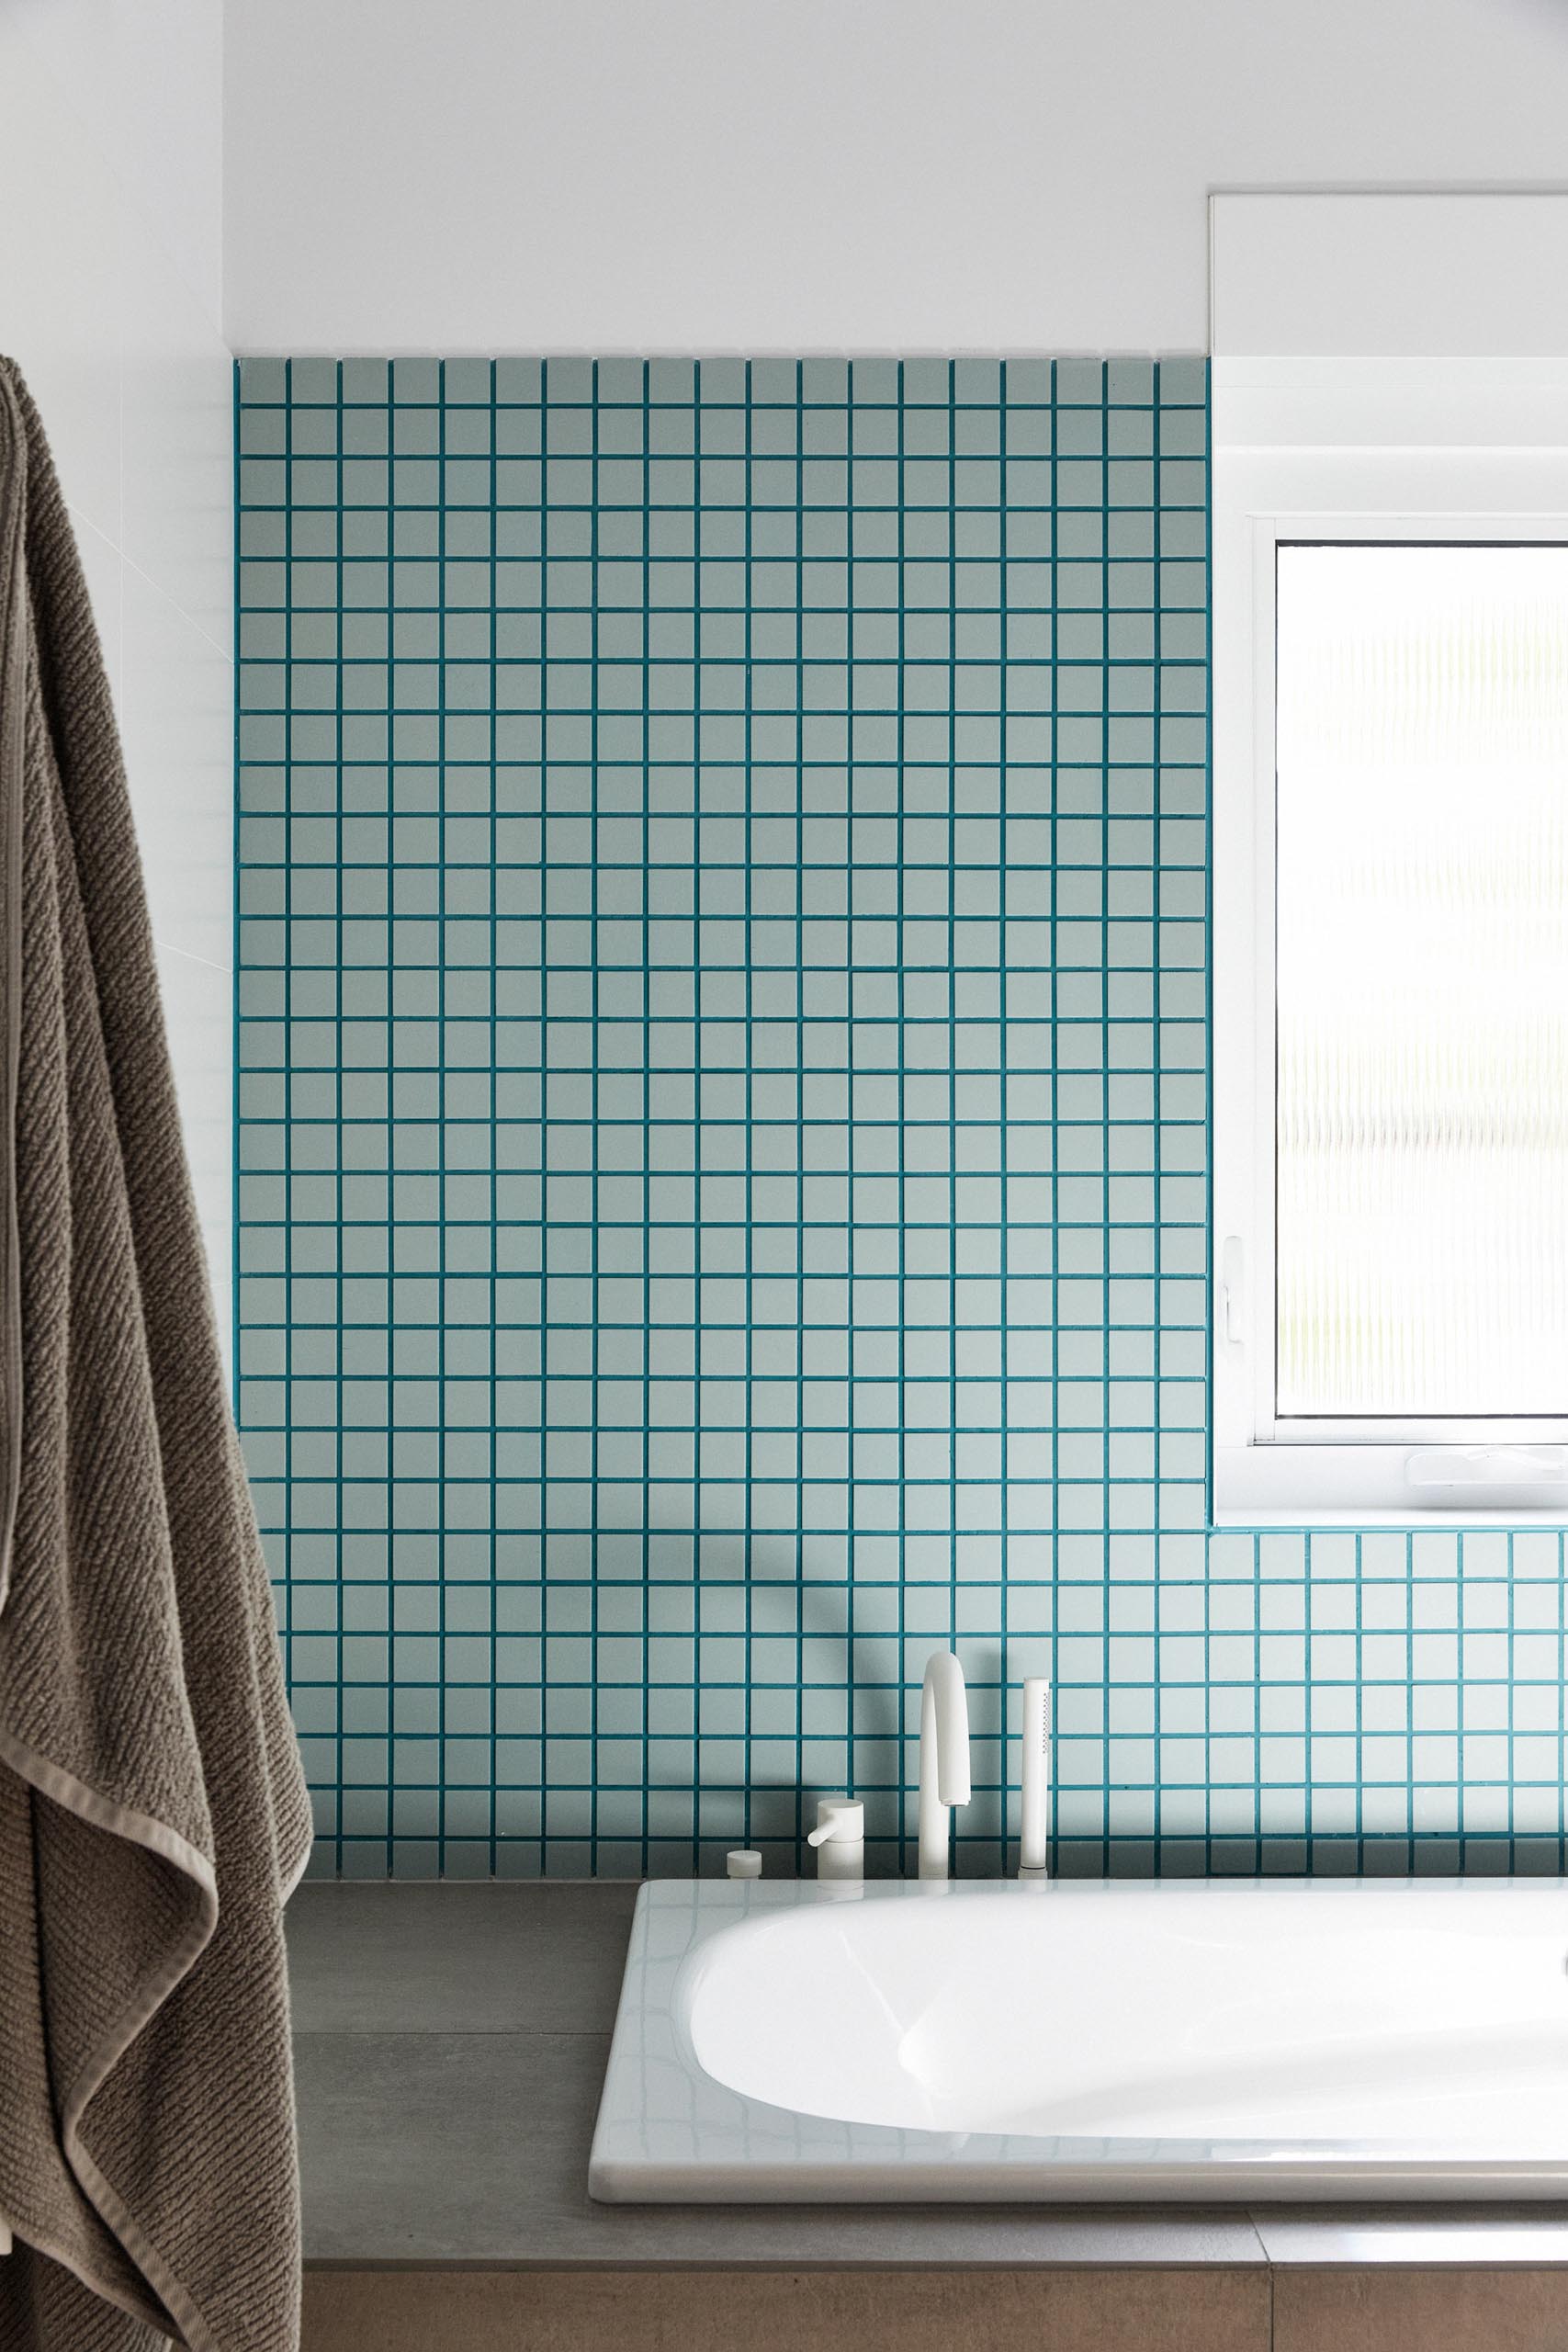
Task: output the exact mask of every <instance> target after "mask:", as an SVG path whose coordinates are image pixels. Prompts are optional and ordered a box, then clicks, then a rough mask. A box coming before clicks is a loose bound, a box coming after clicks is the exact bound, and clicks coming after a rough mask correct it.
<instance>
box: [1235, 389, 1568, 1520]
mask: <svg viewBox="0 0 1568 2352" xmlns="http://www.w3.org/2000/svg"><path fill="white" fill-rule="evenodd" d="M1213 451H1214V455H1213V690H1214V706H1213V1057H1214V1058H1213V1297H1214V1321H1213V1384H1212V1413H1213V1432H1212V1445H1213V1520H1214V1521H1215V1523H1216V1524H1218V1525H1232V1526H1234V1525H1245V1526H1281V1525H1284V1526H1376V1525H1380V1524H1396V1525H1403V1526H1409V1525H1411V1524H1413V1523H1414V1524H1420V1523H1431V1522H1432V1521H1434V1520H1435V1519H1436V1520H1439V1521H1441V1522H1442V1523H1445V1524H1459V1525H1467V1524H1489V1523H1490V1524H1506V1525H1510V1526H1515V1525H1519V1524H1521V1523H1529V1522H1532V1521H1550V1522H1552V1523H1562V1522H1564V1521H1568V1415H1565V1416H1564V1417H1563V1418H1562V1419H1524V1418H1510V1419H1498V1420H1487V1421H1479V1420H1474V1419H1465V1420H1462V1421H1453V1420H1437V1419H1420V1420H1413V1421H1410V1422H1394V1421H1390V1420H1387V1419H1377V1420H1371V1419H1366V1420H1346V1421H1329V1420H1318V1419H1314V1420H1313V1421H1311V1422H1307V1421H1302V1420H1296V1421H1286V1420H1282V1419H1279V1418H1278V1417H1277V1416H1276V1414H1275V1410H1274V1360H1275V1344H1276V1339H1275V1332H1276V1313H1275V1296H1274V1264H1273V1242H1274V1213H1273V1186H1274V1148H1275V1099H1274V937H1273V901H1274V811H1275V753H1274V626H1275V602H1274V600H1275V566H1276V549H1277V548H1278V547H1279V545H1280V543H1281V542H1283V541H1290V540H1306V541H1312V540H1337V541H1348V540H1357V539H1370V540H1382V541H1388V540H1395V541H1406V542H1410V541H1419V540H1423V539H1427V540H1436V541H1442V542H1450V543H1452V542H1456V541H1462V540H1466V539H1475V540H1488V539H1491V540H1503V541H1506V542H1517V541H1527V540H1540V541H1547V542H1552V541H1556V542H1561V543H1563V544H1568V358H1564V359H1552V358H1544V359H1543V358H1533V359H1525V360H1510V359H1506V358H1504V359H1477V358H1475V357H1473V356H1472V357H1469V358H1465V359H1461V360H1448V359H1443V358H1436V359H1434V358H1420V357H1410V356H1401V357H1396V358H1379V357H1372V358H1367V357H1358V358H1348V359H1343V360H1341V359H1337V358H1332V357H1324V356H1316V357H1314V358H1309V359H1304V360H1297V359H1280V358H1278V357H1274V358H1264V359H1261V360H1258V359H1242V358H1235V359H1222V358H1219V357H1217V358H1216V360H1215V363H1214V381H1213ZM1564 1214H1565V1215H1568V1201H1565V1203H1564Z"/></svg>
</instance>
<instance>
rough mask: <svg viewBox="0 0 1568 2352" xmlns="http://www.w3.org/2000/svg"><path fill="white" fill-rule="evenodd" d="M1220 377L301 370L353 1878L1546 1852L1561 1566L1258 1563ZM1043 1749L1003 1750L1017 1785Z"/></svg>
mask: <svg viewBox="0 0 1568 2352" xmlns="http://www.w3.org/2000/svg"><path fill="white" fill-rule="evenodd" d="M1205 390H1206V387H1205V377H1204V370H1203V368H1202V366H1201V363H1199V362H1194V361H1191V360H1169V361H1166V362H1164V363H1161V364H1158V365H1154V364H1151V363H1149V362H1146V361H1134V360H1117V361H1111V362H1109V363H1106V364H1101V363H1099V362H1094V361H1085V360H1061V361H1057V362H1055V364H1052V363H1050V362H1046V361H1042V360H1036V359H1025V360H1011V361H1008V362H1006V363H998V362H995V361H980V360H960V361H956V362H953V363H949V362H946V361H941V360H931V359H919V360H908V361H905V362H902V363H899V362H897V361H894V360H870V361H856V362H853V363H852V364H851V363H846V362H843V361H840V360H829V359H822V360H807V361H803V362H800V363H795V362H790V361H782V360H757V361H752V362H750V363H746V362H742V361H739V360H718V361H704V362H702V363H700V364H699V365H694V364H693V363H691V362H688V361H680V360H654V361H651V362H649V363H646V364H644V363H641V362H637V361H631V360H624V359H615V360H602V361H599V362H597V363H593V362H590V361H586V360H561V361H551V362H549V363H547V365H545V366H541V365H540V364H539V363H537V362H533V361H523V360H501V361H497V362H495V363H494V364H493V365H491V363H488V362H484V361H477V360H471V359H463V360H453V361H448V362H446V363H445V364H444V365H443V364H442V363H438V362H436V361H434V360H400V361H397V362H395V363H392V364H390V365H389V364H387V363H385V362H380V361H372V360H348V361H344V362H343V363H342V364H341V365H339V364H337V363H333V362H330V361H323V360H319V359H311V360H297V361H294V362H293V363H287V362H284V361H281V360H259V361H249V362H246V363H245V364H244V366H243V371H242V378H241V395H240V413H239V430H240V449H241V455H240V465H239V472H240V500H241V510H242V511H241V518H240V522H241V534H242V559H243V560H242V567H241V621H240V625H241V650H242V655H243V672H242V678H243V683H242V714H241V768H240V794H241V809H242V855H243V865H242V873H241V928H240V951H241V967H242V968H241V974H240V1014H241V1019H240V1033H239V1034H240V1079H239V1087H240V1132H239V1151H240V1164H241V1170H242V1175H241V1221H240V1228H239V1245H238V1246H239V1269H238V1271H239V1275H240V1299H241V1307H240V1329H239V1349H240V1363H241V1396H242V1409H243V1422H244V1427H245V1432H246V1444H247V1450H248V1453H249V1455H250V1460H251V1463H252V1466H253V1470H254V1475H255V1477H256V1480H257V1487H258V1493H259V1496H260V1499H261V1504H262V1510H263V1513H264V1519H265V1523H266V1526H267V1528H268V1542H269V1544H270V1547H271V1552H272V1556H273V1559H274V1562H275V1564H276V1573H277V1576H278V1579H279V1596H280V1609H281V1611H282V1612H283V1616H284V1623H285V1627H286V1636H287V1642H288V1654H289V1662H290V1668H291V1672H292V1677H293V1689H294V1694H295V1702H296V1706H297V1709H298V1712H299V1723H300V1727H301V1731H302V1733H303V1735H304V1737H305V1743H306V1747H307V1750H308V1753H309V1755H310V1761H311V1766H312V1770H313V1776H314V1779H315V1782H316V1785H317V1788H318V1790H319V1792H320V1802H321V1820H322V1829H323V1837H322V1843H321V1852H320V1857H319V1860H320V1862H321V1867H322V1868H324V1869H329V1870H330V1869H333V1868H339V1869H341V1870H343V1871H344V1872H346V1873H350V1874H353V1875H357V1876H380V1875H383V1874H385V1873H387V1872H388V1871H391V1872H392V1873H393V1874H406V1875H409V1876H424V1875H429V1874H431V1873H433V1872H434V1871H437V1870H442V1871H447V1872H452V1873H460V1874H468V1875H474V1874H484V1873H487V1872H491V1871H495V1872H499V1873H501V1874H503V1875H525V1874H531V1873H535V1872H538V1871H544V1872H547V1873H550V1874H562V1875H576V1874H581V1873H584V1872H588V1871H598V1872H601V1873H608V1874H615V1873H626V1872H632V1871H640V1870H642V1869H644V1868H650V1869H653V1870H656V1871H672V1870H673V1871H681V1870H685V1869H689V1868H690V1867H692V1865H693V1863H694V1861H695V1860H700V1861H701V1862H702V1863H703V1864H704V1866H706V1867H711V1866H713V1864H714V1863H715V1861H716V1858H717V1857H718V1855H720V1854H721V1853H722V1850H723V1849H725V1848H726V1847H728V1846H731V1845H734V1844H737V1843H739V1842H741V1841H742V1840H745V1841H748V1842H754V1843H759V1844H761V1845H762V1846H763V1847H764V1848H766V1849H769V1851H770V1855H771V1858H772V1860H773V1863H774V1864H776V1865H778V1866H783V1867H790V1868H793V1867H795V1838H796V1835H797V1831H798V1828H799V1826H800V1822H801V1818H802V1813H803V1809H804V1808H803V1804H802V1799H801V1797H800V1794H799V1792H801V1791H802V1790H803V1789H804V1790H806V1791H808V1792H816V1791H818V1790H820V1791H824V1792H831V1791H835V1790H839V1789H843V1788H846V1787H852V1788H853V1789H854V1790H855V1791H856V1792H857V1793H862V1794H863V1795H864V1796H865V1797H866V1800H867V1805H868V1818H869V1825H870V1829H871V1833H872V1847H873V1867H881V1868H884V1869H890V1868H895V1867H897V1866H899V1865H900V1863H901V1861H903V1860H907V1859H908V1849H907V1847H906V1848H901V1847H900V1844H899V1839H900V1835H901V1833H904V1832H906V1831H907V1830H908V1826H910V1823H911V1819H912V1795H911V1791H912V1783H913V1780H914V1772H915V1740H914V1733H915V1730H916V1727H917V1720H918V1700H919V1673H920V1668H921V1664H922V1662H923V1659H924V1656H925V1654H926V1652H927V1650H928V1649H929V1648H930V1647H931V1645H933V1644H934V1643H936V1642H942V1641H946V1640H948V1639H950V1638H952V1639H955V1640H956V1642H957V1644H958V1646H959V1648H960V1650H961V1653H962V1655H963V1657H964V1663H965V1667H966V1669H967V1671H968V1674H969V1679H970V1683H971V1689H972V1692H973V1702H972V1703H973V1711H974V1716H975V1723H976V1733H977V1739H976V1766H977V1770H976V1799H975V1802H974V1804H972V1805H971V1806H970V1807H969V1808H968V1810H967V1811H966V1812H964V1814H962V1815H959V1816H957V1822H958V1839H959V1849H960V1867H961V1868H962V1869H963V1870H964V1871H996V1870H998V1869H999V1868H1001V1867H1003V1865H1004V1860H1005V1848H1004V1843H1003V1838H1004V1827H1005V1820H1004V1805H1003V1799H1002V1794H1001V1792H1002V1789H1003V1786H1004V1782H1005V1781H1006V1780H1007V1779H1011V1778H1016V1771H1012V1772H1004V1763H1005V1758H1004V1750H1003V1745H1002V1740H1001V1726H1002V1720H1003V1718H1002V1709H1003V1694H1004V1690H1005V1688H1006V1686H1008V1685H1009V1684H1011V1683H1015V1682H1016V1681H1017V1679H1019V1678H1020V1677H1021V1675H1023V1674H1024V1673H1025V1672H1032V1671H1040V1670H1045V1671H1048V1672H1050V1673H1051V1674H1052V1675H1053V1676H1054V1677H1055V1685H1056V1694H1057V1696H1056V1710H1057V1746H1056V1765H1057V1779H1058V1818H1059V1825H1060V1831H1061V1837H1060V1841H1059V1847H1060V1850H1059V1860H1060V1864H1061V1866H1062V1867H1063V1868H1064V1869H1068V1870H1077V1871H1100V1870H1104V1869H1106V1868H1111V1869H1124V1870H1135V1871H1136V1870H1148V1869H1151V1868H1161V1869H1165V1870H1196V1869H1205V1868H1213V1869H1240V1870H1252V1869H1256V1868H1258V1867H1264V1868H1281V1869H1296V1868H1301V1867H1303V1865H1304V1864H1307V1863H1311V1864H1312V1865H1313V1866H1315V1867H1319V1868H1328V1869H1348V1868H1355V1867H1358V1866H1360V1867H1368V1868H1388V1869H1399V1868H1403V1867H1404V1866H1406V1864H1407V1863H1409V1862H1410V1861H1411V1860H1416V1861H1417V1862H1419V1863H1420V1864H1421V1865H1422V1866H1431V1867H1437V1868H1448V1867H1454V1866H1456V1865H1460V1864H1462V1865H1464V1866H1466V1867H1477V1868H1483V1869H1492V1868H1505V1867H1508V1866H1509V1865H1510V1863H1513V1864H1517V1866H1520V1867H1528V1866H1530V1865H1531V1864H1542V1863H1550V1864H1551V1865H1552V1866H1556V1863H1557V1861H1558V1858H1559V1836H1560V1829H1561V1796H1560V1788H1561V1780H1562V1663H1563V1661H1562V1623H1563V1610H1562V1566H1561V1560H1560V1554H1559V1546H1558V1543H1557V1541H1556V1539H1555V1538H1554V1537H1551V1536H1541V1535H1539V1534H1533V1535H1529V1536H1523V1535H1521V1536H1517V1537H1509V1536H1507V1535H1506V1534H1487V1535H1483V1536H1476V1537H1471V1538H1469V1539H1467V1540H1466V1542H1465V1543H1464V1545H1463V1547H1462V1556H1461V1547H1460V1545H1459V1544H1458V1542H1457V1540H1456V1539H1455V1538H1453V1537H1452V1536H1450V1535H1445V1534H1442V1533H1427V1534H1421V1535H1413V1536H1406V1535H1404V1534H1401V1533H1397V1532H1382V1533H1378V1534H1375V1535H1373V1534H1368V1535H1362V1536H1357V1535H1354V1534H1339V1533H1336V1534H1331V1535H1327V1534H1325V1535H1319V1536H1315V1537H1314V1538H1312V1539H1311V1540H1310V1541H1309V1540H1307V1539H1305V1538H1303V1537H1302V1536H1299V1535H1292V1534H1280V1535H1273V1536H1269V1537H1265V1538H1261V1539H1258V1540H1257V1541H1254V1540H1253V1539H1252V1538H1250V1537H1247V1536H1245V1535H1235V1534H1231V1535H1226V1536H1224V1537H1222V1538H1218V1539H1215V1538H1210V1537H1207V1536H1206V1535H1205V1533H1204V1510H1205V1487H1204V1473H1205V1443H1206V1439H1205V1400H1206V1388H1205V1359H1206V1341H1205V1320H1206V1295H1207V1293H1206V1263H1207V1250H1206V1238H1205V1208H1206V1190H1205V1120H1206V1114H1207V1080H1206V1072H1205V1053H1206V1030H1205V985H1206V956H1205V895H1206V864H1207V860H1206V849H1207V842H1206V816H1205V761H1206V719H1205V685H1206V634H1207V620H1206V582H1205V542H1206V502H1205V446H1206V422H1207V420H1206V408H1205ZM1015 1761H1016V1759H1015Z"/></svg>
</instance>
